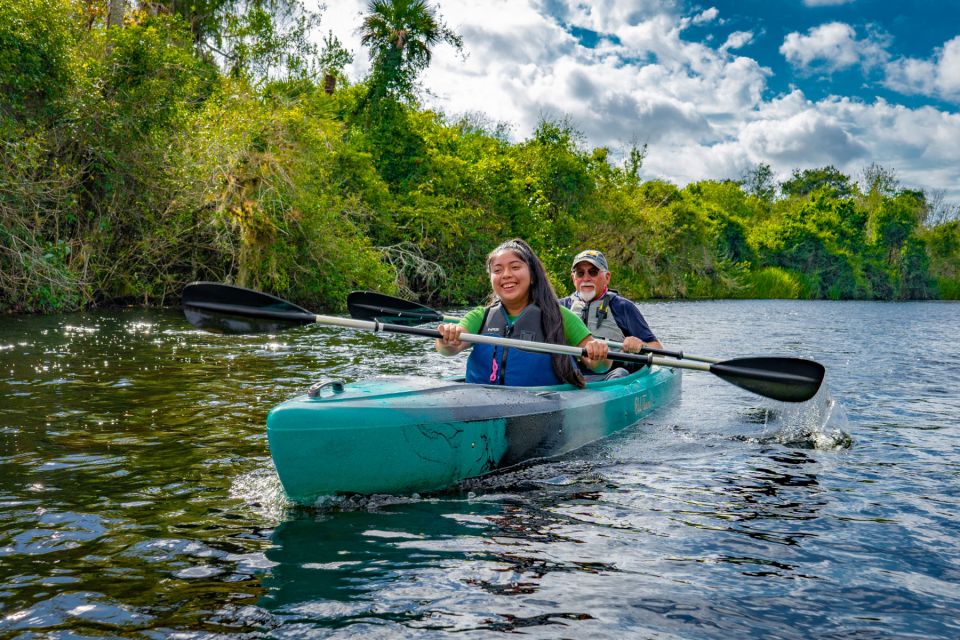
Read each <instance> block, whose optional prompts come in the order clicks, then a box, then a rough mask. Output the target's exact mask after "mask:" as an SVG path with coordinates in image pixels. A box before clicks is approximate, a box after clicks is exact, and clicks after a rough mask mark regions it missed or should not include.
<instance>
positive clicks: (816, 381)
mask: <svg viewBox="0 0 960 640" xmlns="http://www.w3.org/2000/svg"><path fill="white" fill-rule="evenodd" d="M182 302H183V310H184V314H185V315H186V317H187V320H188V321H189V322H190V323H191V324H193V325H194V326H197V327H201V328H204V329H207V330H210V331H219V332H228V333H251V332H253V333H261V332H264V331H278V330H283V329H287V328H291V327H294V326H302V325H305V324H313V323H318V324H326V325H331V326H337V327H344V328H347V329H362V330H366V331H375V332H376V331H386V332H391V333H406V334H410V335H418V336H424V337H428V338H439V337H441V336H440V332H439V331H437V330H436V329H427V328H423V327H418V326H409V325H406V324H393V323H389V322H381V321H380V320H379V319H377V318H373V319H369V320H361V319H357V318H340V317H334V316H319V315H315V314H313V313H311V312H310V311H307V310H306V309H303V308H302V307H298V306H296V305H294V304H291V303H289V302H287V301H286V300H282V299H280V298H277V297H275V296H271V295H269V294H265V293H261V292H258V291H253V290H251V289H244V288H242V287H235V286H232V285H223V284H218V283H211V282H196V283H192V284H190V285H187V287H186V288H184V292H183V296H182ZM460 339H461V340H463V341H465V342H471V343H486V344H497V345H503V346H506V347H514V348H517V349H523V350H526V351H535V352H540V353H550V354H560V355H570V356H575V357H582V356H585V355H586V350H585V349H582V348H580V347H572V346H569V345H558V344H550V343H543V342H533V341H527V340H516V339H514V338H501V337H498V336H491V335H478V334H471V333H462V334H460ZM644 351H645V352H646V353H642V354H633V353H623V352H620V351H612V352H609V353H608V354H607V357H608V358H610V359H611V360H618V361H622V362H636V363H642V364H656V365H660V366H664V367H673V368H676V369H689V370H693V371H706V372H709V373H712V374H714V375H716V376H717V377H719V378H721V379H723V380H726V381H727V382H729V383H731V384H734V385H736V386H738V387H740V388H742V389H746V390H748V391H751V392H753V393H758V394H760V395H762V396H766V397H768V398H773V399H775V400H782V401H786V402H804V401H806V400H809V399H810V398H812V397H813V396H814V395H816V393H817V392H818V390H819V389H820V386H821V384H822V382H823V378H824V374H825V369H824V367H823V365H821V364H819V363H817V362H814V361H812V360H803V359H800V358H780V357H747V358H736V359H733V360H726V361H723V362H720V361H717V360H715V359H713V358H697V359H700V360H702V362H700V363H696V362H690V361H689V360H693V359H695V358H696V357H694V356H686V359H683V358H684V356H683V353H682V352H679V351H668V350H666V349H654V348H653V347H645V348H644ZM653 353H658V354H662V355H668V356H670V357H671V358H678V359H679V360H672V359H666V358H657V357H654V356H653Z"/></svg>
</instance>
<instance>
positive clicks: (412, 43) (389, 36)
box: [361, 0, 463, 102]
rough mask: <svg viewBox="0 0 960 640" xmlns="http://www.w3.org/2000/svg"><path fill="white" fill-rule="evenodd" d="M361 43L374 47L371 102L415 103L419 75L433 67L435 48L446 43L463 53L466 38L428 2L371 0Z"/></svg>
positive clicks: (420, 0)
mask: <svg viewBox="0 0 960 640" xmlns="http://www.w3.org/2000/svg"><path fill="white" fill-rule="evenodd" d="M367 11H368V14H367V16H366V17H365V18H364V19H363V27H362V28H361V36H362V37H361V43H362V44H363V45H364V46H369V47H370V61H371V63H372V69H371V72H370V96H369V97H370V99H371V100H372V101H373V102H378V101H379V100H380V99H381V98H384V97H386V96H391V97H394V98H397V99H400V100H412V99H413V98H414V93H415V92H414V87H415V86H416V80H417V75H418V74H419V73H420V72H421V71H423V70H424V69H426V68H427V66H429V64H430V58H431V53H432V49H433V48H434V47H435V46H436V45H437V44H440V43H443V42H446V43H448V44H451V45H453V46H454V47H456V48H457V50H460V49H462V48H463V39H462V38H461V37H460V36H459V35H457V34H456V33H454V32H453V31H451V30H450V29H449V28H448V27H447V26H446V25H445V24H443V22H442V21H441V20H440V19H439V18H438V17H437V16H436V15H435V13H434V10H433V8H432V7H431V6H430V5H429V4H428V3H427V1H426V0H371V2H370V4H369V5H368V7H367Z"/></svg>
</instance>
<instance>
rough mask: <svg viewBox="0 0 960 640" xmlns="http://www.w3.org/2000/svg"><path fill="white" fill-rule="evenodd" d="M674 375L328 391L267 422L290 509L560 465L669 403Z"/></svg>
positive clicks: (283, 408) (381, 382)
mask: <svg viewBox="0 0 960 640" xmlns="http://www.w3.org/2000/svg"><path fill="white" fill-rule="evenodd" d="M680 380H681V376H680V372H679V371H678V370H675V369H669V368H664V367H652V368H651V367H647V368H644V369H642V370H641V371H639V372H637V373H634V374H632V375H629V376H626V377H623V378H618V379H615V380H607V381H597V382H590V383H588V385H587V388H586V389H576V388H575V387H573V386H570V385H558V386H550V387H504V386H496V385H477V384H466V383H464V382H458V381H451V380H437V379H429V378H421V377H412V376H389V377H378V378H372V379H369V380H364V381H360V382H355V383H351V384H341V383H338V382H328V383H326V384H324V385H322V386H321V388H319V390H318V391H317V392H315V393H312V394H309V395H302V396H299V397H296V398H293V399H291V400H288V401H286V402H283V403H281V404H279V405H277V406H276V407H274V409H273V410H272V411H270V413H269V415H268V416H267V437H268V440H269V443H270V452H271V456H272V457H273V461H274V465H275V466H276V469H277V474H278V475H279V477H280V481H281V483H282V484H283V487H284V490H285V492H286V493H287V495H288V497H289V498H290V499H291V500H294V501H296V502H303V503H309V502H311V501H313V500H315V499H316V498H317V497H319V496H321V495H329V494H335V493H362V494H371V493H412V492H419V491H435V490H440V489H444V488H447V487H450V486H452V485H454V484H456V483H457V482H459V481H461V480H464V479H466V478H472V477H475V476H480V475H483V474H486V473H489V472H491V471H494V470H497V469H502V468H505V467H509V466H511V465H515V464H517V463H520V462H524V461H528V460H532V459H537V458H546V457H551V456H557V455H561V454H563V453H567V452H569V451H572V450H574V449H577V448H579V447H582V446H584V445H586V444H588V443H590V442H593V441H595V440H598V439H601V438H604V437H606V436H608V435H610V434H611V433H614V432H616V431H619V430H621V429H624V428H626V427H628V426H630V425H633V424H635V423H636V422H637V421H639V420H640V419H642V418H643V417H644V416H646V415H647V414H649V413H650V412H652V411H654V410H655V409H657V408H659V407H661V406H663V405H664V404H667V403H668V402H670V401H671V400H672V399H673V398H674V397H675V396H676V394H678V393H679V391H680Z"/></svg>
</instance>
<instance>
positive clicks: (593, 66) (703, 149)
mask: <svg viewBox="0 0 960 640" xmlns="http://www.w3.org/2000/svg"><path fill="white" fill-rule="evenodd" d="M367 5H368V2H367V0H326V7H325V9H324V10H323V11H322V13H321V29H322V32H323V33H324V34H326V33H327V31H328V30H330V31H332V32H333V33H334V34H335V35H336V36H337V37H338V38H339V39H340V41H341V42H342V43H343V44H344V46H345V47H346V48H347V49H348V50H350V51H351V52H352V53H353V54H354V62H353V63H352V64H351V65H350V66H349V67H348V68H347V69H346V73H347V75H348V77H349V78H350V79H351V80H352V81H357V80H360V79H362V78H363V77H365V76H366V74H367V72H368V71H369V57H368V51H367V50H366V49H365V48H363V47H361V45H360V38H359V35H358V33H357V30H358V28H359V26H360V23H361V19H362V18H361V16H362V15H363V13H364V12H365V11H366V8H367ZM432 6H433V7H434V8H435V9H436V10H437V13H438V15H439V16H440V17H441V18H442V19H443V21H444V22H445V23H446V24H447V26H449V27H450V28H452V29H453V30H454V31H455V32H457V33H459V34H460V35H461V36H462V37H463V51H462V53H460V54H458V53H457V52H456V51H455V50H454V49H453V48H452V47H450V46H449V45H445V44H444V45H440V46H438V47H436V48H435V50H434V54H433V60H432V62H431V65H430V67H429V69H428V70H427V71H426V72H425V73H424V74H423V75H422V77H421V82H422V88H423V90H424V93H423V104H424V106H426V107H428V108H433V109H436V110H438V111H441V112H443V113H444V114H445V115H446V116H448V117H450V118H457V117H459V116H462V115H471V116H480V118H481V119H482V120H484V121H487V122H489V123H491V124H492V125H493V126H495V125H496V124H498V123H503V124H505V125H507V130H508V132H509V135H510V138H511V140H513V141H515V142H517V141H521V140H524V139H526V138H528V137H529V136H530V135H531V133H532V132H533V131H534V130H535V128H536V127H537V124H538V123H539V122H540V121H541V120H542V119H544V118H548V119H553V120H558V119H566V120H567V121H569V123H570V124H571V125H572V126H573V127H574V128H575V129H577V130H578V131H580V132H581V133H582V134H583V136H584V140H583V146H584V148H587V149H590V148H593V147H599V146H603V147H607V148H608V149H609V150H610V151H611V152H612V155H613V157H614V158H623V157H624V156H625V155H626V153H627V152H628V151H629V149H630V147H631V146H637V147H640V146H642V145H644V144H646V145H647V155H646V158H645V161H644V165H643V168H642V170H641V177H642V178H644V179H663V180H667V181H669V182H672V183H673V184H676V185H678V186H683V185H686V184H688V183H690V182H695V181H698V180H703V179H718V180H722V179H727V178H732V179H738V178H740V177H742V176H743V175H744V173H745V172H746V171H748V170H751V169H755V168H756V167H757V166H758V165H759V164H760V163H766V164H768V165H770V166H771V167H772V169H773V171H774V173H775V175H776V176H777V178H778V179H779V180H784V179H786V178H789V177H790V176H791V174H792V173H793V171H794V170H796V169H808V168H816V167H823V166H827V165H833V166H835V167H836V168H838V169H840V170H841V171H843V172H844V173H846V174H847V175H848V176H850V177H851V178H852V179H853V180H855V181H856V180H858V179H859V178H860V177H861V176H862V174H863V170H864V168H865V167H867V166H869V165H870V164H871V163H876V164H879V165H881V166H882V167H884V168H885V169H888V170H892V171H894V172H895V174H896V176H897V177H898V178H899V179H900V182H901V184H902V185H903V186H904V187H908V188H916V189H924V190H925V191H927V192H928V194H929V195H931V196H933V195H936V194H937V193H939V194H940V195H941V197H943V198H945V200H946V201H947V202H949V203H952V204H960V0H895V1H892V0H716V1H713V2H711V1H706V2H695V1H691V0H590V1H585V0H580V1H578V0H440V1H439V2H438V1H437V0H433V2H432Z"/></svg>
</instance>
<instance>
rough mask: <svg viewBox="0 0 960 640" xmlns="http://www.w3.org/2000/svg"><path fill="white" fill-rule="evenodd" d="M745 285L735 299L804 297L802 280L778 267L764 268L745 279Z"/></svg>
mask: <svg viewBox="0 0 960 640" xmlns="http://www.w3.org/2000/svg"><path fill="white" fill-rule="evenodd" d="M745 280H746V285H745V286H744V288H743V289H742V290H741V291H739V292H737V295H736V296H735V297H738V298H752V299H763V300H773V299H787V300H796V299H798V298H804V297H806V288H805V286H804V283H803V281H802V278H801V277H800V276H799V275H798V274H797V273H796V272H793V271H788V270H786V269H782V268H780V267H764V268H763V269H759V270H757V271H753V272H751V273H750V274H748V276H747V277H746V278H745Z"/></svg>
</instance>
